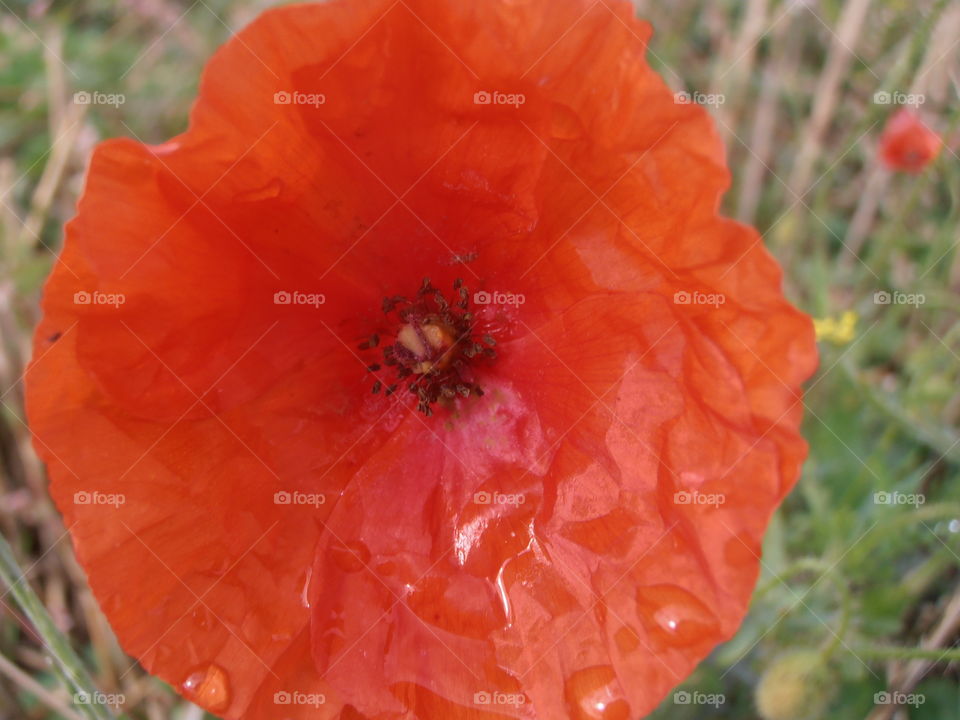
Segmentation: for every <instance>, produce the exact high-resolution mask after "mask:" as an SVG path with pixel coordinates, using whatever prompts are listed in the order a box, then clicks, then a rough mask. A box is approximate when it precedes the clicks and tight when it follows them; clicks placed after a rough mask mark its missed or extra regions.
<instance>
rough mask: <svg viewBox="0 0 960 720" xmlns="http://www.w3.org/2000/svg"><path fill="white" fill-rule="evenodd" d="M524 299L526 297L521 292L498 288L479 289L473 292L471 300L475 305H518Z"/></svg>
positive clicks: (523, 301) (522, 302) (524, 300)
mask: <svg viewBox="0 0 960 720" xmlns="http://www.w3.org/2000/svg"><path fill="white" fill-rule="evenodd" d="M526 301H527V298H526V296H525V295H524V294H523V293H510V292H500V291H499V290H494V291H493V292H487V291H486V290H480V291H479V292H475V293H474V294H473V302H474V304H475V305H515V306H517V307H519V306H520V305H523V304H524V303H525V302H526Z"/></svg>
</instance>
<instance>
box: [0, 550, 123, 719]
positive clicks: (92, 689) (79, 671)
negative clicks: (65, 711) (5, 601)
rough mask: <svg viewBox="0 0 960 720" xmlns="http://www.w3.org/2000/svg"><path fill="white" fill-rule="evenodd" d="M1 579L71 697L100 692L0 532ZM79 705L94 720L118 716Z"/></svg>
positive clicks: (105, 709)
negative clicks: (35, 591) (35, 633)
mask: <svg viewBox="0 0 960 720" xmlns="http://www.w3.org/2000/svg"><path fill="white" fill-rule="evenodd" d="M0 580H2V581H3V584H5V585H6V586H7V587H9V588H10V594H11V595H12V596H13V599H14V600H15V601H16V603H17V606H18V607H19V608H20V610H21V611H22V612H23V614H24V615H26V616H27V618H28V619H29V620H30V623H31V624H32V625H33V627H34V630H36V632H37V634H38V636H39V637H40V639H41V642H42V643H43V645H44V647H45V648H46V650H47V652H48V653H49V654H50V657H51V658H52V660H53V663H54V669H55V670H56V672H57V674H58V675H59V676H60V678H61V680H63V681H65V682H66V684H67V689H68V691H69V692H70V695H71V697H72V696H73V695H74V694H75V693H86V694H88V695H90V696H92V695H93V694H94V693H96V692H97V688H96V685H94V683H93V679H92V678H91V677H90V675H89V673H87V670H86V668H85V667H84V665H83V663H82V662H81V660H80V658H78V657H77V655H76V653H75V652H74V651H73V648H72V647H71V646H70V643H69V641H68V640H67V638H66V637H64V635H63V633H61V632H60V630H59V629H58V628H57V626H56V625H55V624H54V622H53V619H52V618H51V617H50V614H49V613H48V612H47V609H46V608H45V607H44V606H43V603H42V602H41V601H40V598H38V597H37V595H36V593H34V592H33V589H32V588H31V587H30V585H29V583H27V582H26V578H25V575H24V573H23V571H22V570H20V566H19V565H17V561H16V559H15V558H14V555H13V550H12V549H11V548H10V545H9V544H8V543H7V541H6V539H5V538H3V536H0ZM76 707H77V709H78V710H79V711H81V712H84V713H85V714H87V715H88V716H89V717H91V718H94V719H95V720H114V718H115V716H114V714H113V713H112V712H111V711H110V709H109V708H108V707H107V706H106V705H101V704H89V705H87V704H78V705H77V706H76Z"/></svg>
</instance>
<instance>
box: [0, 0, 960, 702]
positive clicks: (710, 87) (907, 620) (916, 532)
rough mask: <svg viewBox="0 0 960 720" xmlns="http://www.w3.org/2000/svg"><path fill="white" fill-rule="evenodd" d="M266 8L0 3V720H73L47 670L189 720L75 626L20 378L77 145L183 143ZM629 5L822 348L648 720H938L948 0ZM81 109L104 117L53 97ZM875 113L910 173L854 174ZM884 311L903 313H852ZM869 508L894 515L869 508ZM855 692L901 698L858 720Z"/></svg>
mask: <svg viewBox="0 0 960 720" xmlns="http://www.w3.org/2000/svg"><path fill="white" fill-rule="evenodd" d="M474 1H478V2H479V1H482V0H474ZM271 4H275V3H270V2H264V1H249V0H235V1H233V2H226V1H225V0H197V2H194V3H191V2H190V1H189V0H184V1H183V2H173V1H172V0H77V1H74V2H68V1H65V0H48V1H38V2H22V1H18V0H0V392H2V395H0V403H2V405H0V528H2V532H3V535H4V536H5V537H6V538H7V540H8V541H9V543H10V545H11V547H12V551H13V555H14V556H15V557H16V562H17V563H18V564H19V567H20V568H22V570H19V571H17V570H15V569H12V570H10V573H13V578H12V579H13V580H16V579H17V578H20V577H21V576H23V577H22V579H20V580H19V582H17V583H16V584H15V588H14V589H15V590H16V592H9V591H8V589H7V588H5V587H3V586H2V584H0V591H2V592H3V593H4V595H3V597H2V598H0V601H2V605H0V719H2V720H8V719H9V720H13V719H14V718H16V719H17V720H20V719H21V718H30V719H35V720H40V719H41V718H42V719H45V720H47V719H52V718H69V719H70V720H76V719H77V718H86V717H99V716H98V715H97V714H96V712H97V711H91V710H90V708H89V706H83V705H77V704H76V703H74V702H73V701H72V700H73V697H72V695H73V693H72V691H71V690H67V689H64V687H63V683H62V682H61V680H62V679H63V677H64V675H66V678H67V679H66V682H67V684H68V685H69V683H70V682H72V681H76V680H77V677H76V674H77V673H72V672H71V671H70V667H72V666H71V664H70V663H71V662H74V663H79V664H80V665H82V666H85V667H86V668H87V672H89V674H90V676H91V678H90V681H91V682H92V683H93V684H94V685H95V686H96V687H97V688H99V689H100V690H102V691H103V692H106V693H123V694H124V695H125V698H126V702H125V703H124V705H123V706H122V708H121V709H120V710H121V712H122V713H123V714H125V715H126V716H127V717H130V718H144V719H148V720H160V719H162V718H179V719H181V720H198V719H199V718H201V717H203V713H202V712H201V711H200V710H199V709H197V708H195V707H193V706H191V705H189V704H188V703H186V702H184V701H182V700H180V699H179V698H178V697H177V696H176V695H175V694H174V693H173V692H172V691H171V690H170V689H169V688H167V687H166V686H165V685H164V684H163V683H161V682H159V681H157V680H154V679H152V678H150V677H149V676H148V675H146V674H145V673H143V671H142V670H141V669H140V668H139V666H136V665H135V663H134V662H133V661H132V660H131V659H130V658H128V657H126V656H125V655H124V654H123V652H122V651H121V650H120V649H119V647H118V646H117V644H116V641H115V639H114V638H113V636H112V634H111V632H110V629H109V626H108V625H107V623H106V622H105V620H104V618H103V616H102V615H101V614H100V612H99V610H98V609H97V607H96V603H95V602H94V600H93V598H92V596H91V594H90V591H89V588H88V587H87V585H86V582H85V579H84V576H83V573H82V571H81V570H80V569H79V567H78V566H77V565H76V562H75V560H74V558H73V556H72V552H71V549H70V544H69V541H68V540H67V539H66V538H65V536H64V528H63V526H62V524H61V521H60V518H59V516H58V515H57V513H56V512H55V510H54V509H53V507H52V505H51V503H50V501H49V499H48V498H47V496H46V493H45V480H44V477H43V471H42V468H41V467H40V466H39V464H38V462H37V460H36V458H35V456H34V455H33V454H32V451H31V450H30V447H29V440H30V437H29V432H28V430H27V429H26V426H25V425H24V423H23V418H24V416H23V404H22V390H23V388H22V382H21V380H22V375H23V371H24V367H25V363H26V361H27V359H28V358H29V341H30V331H31V328H32V326H33V325H34V323H35V321H36V320H37V303H38V298H39V293H40V290H41V286H42V283H43V280H44V278H45V277H46V275H47V273H48V272H49V269H50V266H51V264H52V262H53V259H54V255H55V253H56V252H57V250H58V248H59V246H60V242H61V237H62V227H63V223H64V222H65V221H66V220H68V219H69V218H70V217H71V216H72V214H73V212H74V204H75V202H76V199H77V197H78V194H79V192H80V189H81V186H82V182H83V174H84V170H85V166H86V163H87V161H88V158H89V154H90V151H91V149H92V148H93V146H94V145H95V144H96V142H98V141H99V140H100V139H102V138H105V137H112V136H127V137H135V138H139V139H141V140H143V141H146V142H151V143H159V142H163V141H164V140H166V139H168V138H169V137H171V136H173V135H175V134H177V133H179V132H182V131H183V130H184V129H185V126H186V118H187V113H188V111H189V106H190V103H191V101H192V99H193V97H194V96H195V94H196V88H197V82H198V79H199V73H200V70H201V68H202V66H203V64H204V62H205V61H206V60H207V59H208V58H209V56H210V54H211V53H212V52H213V50H214V49H215V48H216V47H217V46H218V45H220V44H221V43H222V42H224V41H225V40H226V39H228V38H229V37H230V35H231V34H232V33H233V32H234V31H236V30H237V29H239V28H241V27H243V26H244V25H245V24H246V23H248V22H249V21H250V20H251V19H252V18H253V17H254V16H255V15H256V14H257V13H258V12H259V11H260V10H262V9H263V8H265V7H267V6H269V5H271ZM636 4H637V5H638V12H639V13H640V15H641V16H643V17H646V18H648V19H649V20H650V21H651V22H652V23H653V25H654V28H655V30H656V33H655V35H654V38H653V41H652V43H651V47H650V60H651V62H652V63H653V64H654V66H655V67H656V68H657V69H658V70H659V71H660V72H661V73H662V74H663V76H664V77H665V79H666V80H667V82H668V83H669V84H670V85H671V86H672V87H673V88H674V89H675V90H677V91H686V92H689V93H702V94H704V95H710V94H713V95H722V96H723V102H722V103H717V104H714V105H712V106H711V107H710V108H709V109H710V111H711V113H712V114H713V115H714V117H715V118H716V120H717V124H718V128H719V130H720V132H721V134H722V135H723V137H724V139H725V141H726V144H727V147H728V154H729V158H730V166H731V170H732V174H733V187H732V190H731V192H730V193H729V194H728V195H727V196H726V198H725V201H724V209H725V212H726V213H727V214H729V215H731V216H734V217H737V218H739V219H741V220H743V221H746V222H750V223H753V224H755V225H756V226H757V227H758V228H759V230H760V231H761V232H762V233H763V235H764V240H765V242H766V243H767V246H768V247H769V248H770V250H771V251H772V252H773V253H774V254H775V255H776V256H777V257H778V258H779V259H780V261H781V262H782V263H783V265H784V269H785V284H786V286H787V291H788V294H789V295H790V297H791V298H792V299H793V300H794V301H795V302H797V303H798V304H799V305H800V306H801V307H802V308H803V309H805V310H806V311H807V312H809V313H810V314H811V315H813V316H814V317H815V318H817V319H818V320H819V322H818V326H819V329H820V335H821V340H820V348H821V352H822V359H821V369H820V371H819V373H818V374H817V376H816V377H815V378H814V379H813V380H812V381H811V382H810V383H809V393H808V395H807V397H806V405H807V416H806V422H805V435H806V437H807V438H808V440H809V442H810V446H811V454H810V459H809V461H808V462H807V464H806V466H805V468H804V473H803V478H802V480H801V482H800V484H799V486H798V488H797V490H796V491H795V492H794V493H793V495H792V496H791V497H790V498H789V499H788V501H787V502H786V503H785V505H784V507H783V508H782V510H781V511H780V512H779V513H778V515H777V516H776V519H775V521H774V523H773V526H772V527H771V530H770V532H769V535H768V537H767V541H766V544H765V552H764V558H763V573H762V577H761V579H760V582H759V584H758V588H757V592H756V597H755V599H754V602H753V605H752V608H751V611H750V614H749V616H748V618H747V620H746V622H745V623H744V625H743V627H742V628H741V630H740V632H739V633H738V634H737V636H736V637H735V638H734V639H733V640H732V641H731V642H729V643H728V644H726V645H724V646H722V647H720V648H718V649H717V650H716V651H715V652H714V654H713V655H712V656H711V657H710V659H709V660H708V661H707V662H705V663H704V664H703V665H702V666H701V667H700V669H699V670H698V671H697V672H696V673H695V674H694V675H693V676H692V677H691V678H690V679H689V680H688V681H687V682H686V683H684V685H683V686H682V688H681V689H680V692H685V693H688V695H685V696H684V695H680V696H674V695H671V696H670V697H668V698H667V699H666V700H665V701H664V703H663V705H662V706H661V708H660V710H658V711H657V713H656V714H655V717H657V718H671V720H686V719H687V718H690V719H693V718H697V719H700V718H758V717H761V713H762V716H763V717H766V718H768V719H769V720H780V719H781V718H782V720H789V719H790V718H794V719H795V720H801V719H802V718H804V717H809V718H821V717H823V718H825V717H838V718H855V717H860V718H870V720H882V719H884V718H907V717H909V718H930V719H936V720H944V719H947V720H949V719H950V718H960V689H958V688H960V683H958V676H960V649H958V644H960V483H958V466H960V379H958V375H960V322H958V320H960V316H958V313H960V302H958V300H960V253H958V252H957V244H958V243H960V223H958V218H960V207H958V198H960V162H958V160H960V158H958V155H957V154H958V152H960V102H958V99H960V0H928V1H924V0H918V1H908V0H846V1H843V2H841V1H840V0H669V1H667V0H636ZM83 91H86V92H101V93H105V94H122V95H123V96H124V102H123V103H122V104H119V103H118V104H116V105H84V104H80V103H77V102H74V93H77V92H83ZM878 92H889V93H902V94H904V95H906V94H910V93H913V94H922V95H923V96H924V103H923V104H922V105H920V106H919V109H918V110H919V113H920V115H921V116H922V118H923V119H924V121H925V122H926V123H927V124H928V125H929V126H930V127H932V128H933V129H935V130H936V131H937V132H938V133H940V135H941V136H942V137H943V139H944V148H943V150H942V151H941V153H940V156H939V157H938V159H937V160H936V161H935V162H934V163H933V164H932V165H931V166H929V167H928V168H926V170H924V171H923V172H922V173H920V174H917V175H910V174H901V173H890V172H889V171H887V170H886V169H884V168H883V167H882V166H881V165H880V164H879V163H878V161H877V145H878V141H879V137H880V134H881V131H882V129H883V126H884V123H885V122H886V120H887V118H888V117H889V116H890V115H891V114H892V113H893V112H894V111H895V109H896V108H895V107H893V106H892V105H889V104H883V103H880V102H876V101H875V94H876V93H878ZM895 291H900V292H903V293H914V294H922V295H923V297H924V300H925V301H924V303H923V304H921V305H903V304H901V305H895V304H890V305H885V304H878V303H877V302H875V293H877V292H891V293H892V292H895ZM895 492H896V493H901V495H899V496H897V497H900V498H905V497H908V496H911V495H916V496H921V497H920V498H919V499H917V501H916V502H915V503H913V504H908V503H904V504H884V503H883V502H880V501H878V500H882V499H883V498H884V497H889V496H877V493H895ZM920 499H922V501H923V502H922V504H921V503H920ZM10 560H11V562H12V561H13V558H12V557H11V558H10ZM5 562H6V561H5ZM12 567H13V568H15V567H16V566H12ZM24 571H25V572H24ZM8 579H10V578H8ZM30 590H32V591H33V592H32V593H31V592H30ZM34 593H35V596H34ZM31 596H33V600H31ZM37 600H39V602H42V605H43V606H44V607H45V609H46V612H45V613H43V614H44V615H45V616H46V620H45V619H44V618H43V617H40V616H39V615H37V613H38V612H41V610H40V609H39V608H38V606H32V605H31V602H33V601H37ZM48 633H50V634H48ZM56 635H59V636H60V638H61V639H64V638H65V639H66V640H68V641H69V643H70V645H72V647H73V649H74V651H75V652H76V654H77V656H78V657H77V658H73V659H72V660H71V659H69V658H66V659H64V658H61V660H63V661H64V662H65V663H66V665H65V667H66V670H64V668H63V667H61V666H60V665H59V664H58V663H53V664H51V662H50V661H49V660H48V658H47V657H46V653H45V652H44V648H43V644H42V643H41V638H42V639H43V640H44V642H46V644H47V645H48V646H49V645H50V642H49V641H48V640H49V639H50V638H52V637H54V636H56ZM64 644H65V643H64ZM64 652H65V654H66V653H69V650H68V649H67V650H65V651H64ZM81 679H82V678H81ZM638 681H639V682H642V679H638ZM878 692H901V693H904V694H905V695H907V696H909V695H910V694H914V695H922V697H923V700H924V702H923V704H915V705H913V706H906V707H903V708H899V709H898V708H896V707H895V706H891V705H883V704H880V705H876V704H875V699H876V698H875V696H876V693H878ZM721 695H722V696H723V697H722V699H723V702H722V703H721V702H712V703H711V702H710V701H711V699H713V700H717V699H718V698H719V696H721ZM684 699H690V701H691V702H690V703H689V704H684V702H683V700H684ZM91 713H92V714H91Z"/></svg>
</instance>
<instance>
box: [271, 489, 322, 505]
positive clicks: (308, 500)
mask: <svg viewBox="0 0 960 720" xmlns="http://www.w3.org/2000/svg"><path fill="white" fill-rule="evenodd" d="M326 502H327V496H326V495H324V494H323V493H305V492H299V491H297V490H294V491H293V492H287V491H286V490H278V491H277V492H275V493H274V494H273V504H274V505H313V507H320V506H321V505H323V504H324V503H326Z"/></svg>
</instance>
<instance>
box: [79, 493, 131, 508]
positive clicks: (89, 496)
mask: <svg viewBox="0 0 960 720" xmlns="http://www.w3.org/2000/svg"><path fill="white" fill-rule="evenodd" d="M126 502H127V496H126V495H124V494H123V493H104V492H100V491H99V490H92V491H90V490H78V491H77V492H75V493H74V494H73V504H74V505H113V506H114V507H115V508H118V507H120V506H121V505H123V504H125V503H126Z"/></svg>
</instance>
